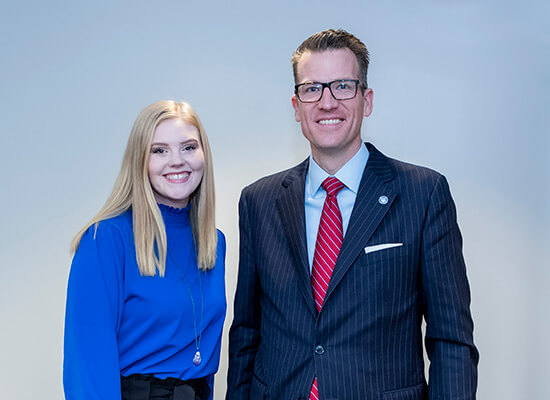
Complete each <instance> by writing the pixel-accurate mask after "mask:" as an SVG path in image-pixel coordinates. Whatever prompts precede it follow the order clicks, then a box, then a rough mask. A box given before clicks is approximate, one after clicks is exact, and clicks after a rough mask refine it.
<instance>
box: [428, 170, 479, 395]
mask: <svg viewBox="0 0 550 400" xmlns="http://www.w3.org/2000/svg"><path fill="white" fill-rule="evenodd" d="M421 261H422V285H423V295H424V300H425V303H424V307H425V310H424V312H425V317H426V338H425V340H426V350H427V353H428V357H429V359H430V373H429V385H428V394H429V399H449V400H451V399H452V400H458V399H464V400H465V399H470V400H471V399H475V393H476V387H477V363H478V358H479V355H478V352H477V349H476V348H475V346H474V342H473V322H472V318H471V314H470V288H469V285H468V279H467V277H466V267H465V264H464V258H463V256H462V236H461V234H460V230H459V228H458V224H457V221H456V209H455V205H454V202H453V200H452V198H451V193H450V191H449V186H448V184H447V181H446V179H445V178H444V177H443V176H440V177H439V179H438V180H437V182H436V184H435V187H434V190H433V192H432V194H431V197H430V203H429V205H428V210H427V215H426V220H425V225H424V231H423V236H422V248H421Z"/></svg>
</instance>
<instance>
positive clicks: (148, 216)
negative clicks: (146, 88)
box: [71, 101, 218, 276]
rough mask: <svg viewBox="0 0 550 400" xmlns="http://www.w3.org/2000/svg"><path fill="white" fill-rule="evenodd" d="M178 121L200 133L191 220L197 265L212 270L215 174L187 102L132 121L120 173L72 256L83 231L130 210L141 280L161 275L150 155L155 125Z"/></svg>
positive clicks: (160, 228)
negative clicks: (199, 159)
mask: <svg viewBox="0 0 550 400" xmlns="http://www.w3.org/2000/svg"><path fill="white" fill-rule="evenodd" d="M172 118H179V119H181V120H183V121H185V122H187V123H189V124H191V125H193V126H195V127H196V128H197V129H198V131H199V138H200V142H201V146H202V150H203V152H204V173H203V177H202V181H201V183H200V185H199V187H198V188H197V189H196V190H195V192H194V193H193V194H192V195H191V197H190V200H189V202H190V221H191V229H192V231H193V238H194V241H195V249H196V254H197V264H198V267H199V268H200V269H201V270H207V269H211V268H213V266H214V263H215V262H216V248H217V242H218V234H217V232H216V222H215V199H214V171H213V166H212V153H211V151H210V145H209V143H208V138H207V137H206V133H205V131H204V127H203V126H202V123H201V121H200V119H199V116H198V115H197V113H196V112H195V110H193V108H192V107H191V106H190V105H189V104H187V103H176V102H174V101H159V102H156V103H153V104H151V105H149V106H147V107H146V108H145V109H144V110H143V111H142V112H141V113H140V114H139V115H138V117H137V118H136V121H135V122H134V126H133V127H132V131H131V132H130V137H129V138H128V144H127V145H126V151H125V152H124V158H123V160H122V166H121V168H120V172H119V174H118V177H117V179H116V181H115V185H114V187H113V191H112V192H111V195H110V196H109V198H108V199H107V201H106V202H105V204H104V205H103V207H102V208H101V209H100V210H99V212H98V213H97V215H96V216H95V217H93V218H92V220H91V221H90V222H88V224H86V226H84V228H82V229H81V230H80V231H79V232H78V233H77V234H76V236H75V237H74V239H73V241H72V242H71V253H72V254H74V252H75V251H76V250H77V249H78V246H79V245H80V240H81V239H82V236H83V235H84V233H85V232H86V231H87V230H88V229H89V228H90V227H91V226H92V225H95V229H96V231H97V225H98V224H99V222H101V221H103V220H105V219H108V218H111V217H114V216H117V215H120V214H122V213H123V212H125V211H126V210H128V209H130V208H131V209H132V215H133V232H134V241H135V245H136V259H137V264H138V268H139V272H140V274H141V275H142V276H154V275H155V274H156V270H157V269H158V271H159V275H160V276H164V270H165V267H166V252H167V246H168V245H167V240H166V229H165V226H164V221H163V219H162V215H161V213H160V209H159V207H158V205H157V202H156V200H155V196H154V194H153V189H152V188H151V183H150V181H149V168H148V165H149V155H150V151H151V143H152V141H153V134H154V131H155V129H156V127H157V126H158V125H159V124H160V123H161V122H163V121H166V120H168V119H172Z"/></svg>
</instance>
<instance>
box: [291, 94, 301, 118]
mask: <svg viewBox="0 0 550 400" xmlns="http://www.w3.org/2000/svg"><path fill="white" fill-rule="evenodd" d="M292 107H294V118H296V122H300V121H301V119H302V117H301V116H300V106H299V105H298V99H297V98H296V95H295V94H293V95H292Z"/></svg>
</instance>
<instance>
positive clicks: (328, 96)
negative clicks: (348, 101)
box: [319, 87, 338, 110]
mask: <svg viewBox="0 0 550 400" xmlns="http://www.w3.org/2000/svg"><path fill="white" fill-rule="evenodd" d="M319 107H320V108H322V109H323V110H331V109H333V108H336V107H338V100H336V99H335V98H334V96H333V95H332V93H331V91H330V89H329V88H328V87H325V88H323V96H321V100H319Z"/></svg>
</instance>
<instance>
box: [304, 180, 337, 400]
mask: <svg viewBox="0 0 550 400" xmlns="http://www.w3.org/2000/svg"><path fill="white" fill-rule="evenodd" d="M321 186H322V187H323V189H324V190H325V192H327V197H326V199H325V204H324V206H323V213H322V214H321V222H320V223H319V233H318V234H317V242H316V243H315V255H314V256H313V267H312V269H311V284H312V286H313V297H314V298H315V304H316V305H317V310H318V311H321V307H322V305H323V300H324V299H325V295H326V294H327V289H328V284H329V282H330V277H331V276H332V271H333V270H334V265H335V264H336V259H337V258H338V253H339V252H340V247H342V241H343V240H344V233H343V228H342V214H341V213H340V208H339V207H338V201H337V200H336V196H337V195H338V192H339V191H340V190H341V189H342V188H343V187H344V184H343V183H342V182H340V181H339V180H338V179H337V178H335V177H333V176H331V177H328V178H327V179H325V180H324V181H323V183H322V184H321ZM309 398H310V400H318V399H319V392H318V389H317V377H315V379H314V381H313V385H312V387H311V392H310V394H309Z"/></svg>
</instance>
